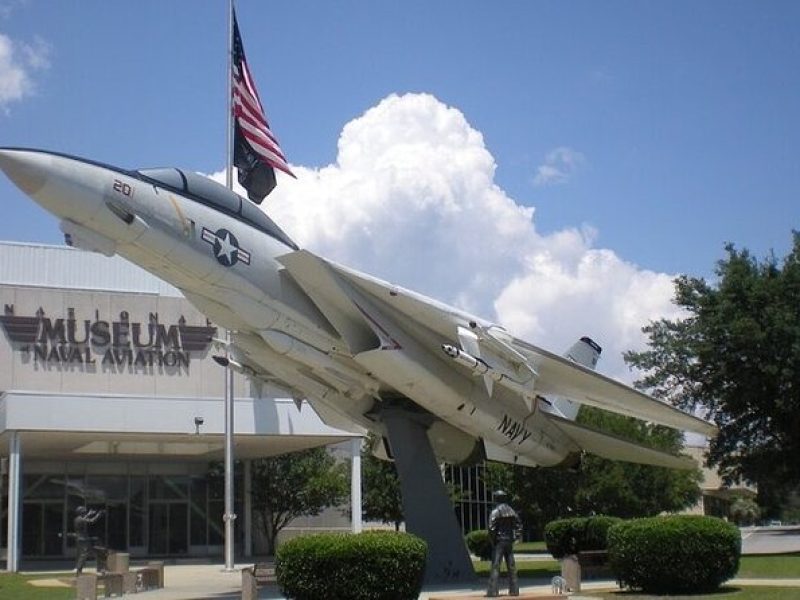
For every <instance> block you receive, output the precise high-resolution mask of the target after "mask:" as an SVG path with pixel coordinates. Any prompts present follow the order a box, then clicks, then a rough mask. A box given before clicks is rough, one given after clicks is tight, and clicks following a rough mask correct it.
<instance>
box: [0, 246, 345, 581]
mask: <svg viewBox="0 0 800 600" xmlns="http://www.w3.org/2000/svg"><path fill="white" fill-rule="evenodd" d="M0 310H2V313H0V329H2V332H0V361H2V363H1V364H2V369H0V457H2V459H3V462H2V466H3V489H2V495H3V497H2V524H1V525H0V545H1V546H2V549H3V551H4V552H5V560H6V563H7V568H8V570H10V571H16V570H18V568H19V561H20V560H21V559H22V560H28V559H36V558H51V559H52V558H56V559H58V558H61V559H66V558H70V557H73V556H74V555H75V542H74V536H73V535H70V534H71V533H72V529H73V525H72V522H73V517H74V511H75V508H76V507H78V506H79V505H82V504H87V505H89V506H90V507H95V508H103V509H105V515H104V517H103V518H102V520H101V521H99V522H98V523H96V524H95V526H94V530H93V534H95V535H97V537H98V538H99V539H100V540H101V541H102V540H104V541H105V542H106V545H107V546H108V547H109V548H113V549H117V550H124V551H128V552H130V553H131V555H132V556H138V557H156V556H158V557H198V556H214V555H222V551H223V529H224V527H223V520H222V515H223V512H224V493H223V478H222V476H221V468H220V467H219V461H221V460H222V458H223V446H224V410H223V409H224V405H223V395H224V378H225V373H224V370H223V369H222V368H221V367H220V366H218V365H217V364H216V362H215V361H214V360H213V355H214V354H215V353H217V352H219V351H218V350H216V349H215V347H214V344H213V342H212V339H213V338H215V337H222V336H223V332H217V329H216V327H215V326H214V325H213V324H212V323H210V322H208V321H207V319H206V318H205V316H203V315H202V314H201V313H200V312H199V311H198V310H196V309H195V308H194V307H193V306H192V305H191V304H189V302H188V301H187V300H186V299H184V298H183V296H182V295H181V294H180V292H179V291H178V290H176V289H175V288H173V287H171V286H170V285H168V284H166V283H165V282H163V281H161V280H160V279H158V278H156V277H154V276H152V275H150V274H149V273H147V272H146V271H144V270H142V269H140V268H138V267H136V266H135V265H133V264H131V263H128V262H127V261H125V260H123V259H121V258H119V257H113V258H106V257H104V256H101V255H98V254H93V253H89V252H83V251H79V250H74V249H72V248H67V247H58V246H43V245H30V244H17V243H8V242H0ZM283 395H285V393H283V392H281V391H280V390H277V389H270V388H269V387H268V386H266V385H258V384H256V383H251V382H250V381H249V380H247V379H246V378H244V377H241V376H238V375H237V376H236V377H235V381H234V397H235V403H234V406H235V409H234V431H235V438H234V446H235V456H236V459H237V461H238V462H237V471H236V474H235V475H236V483H235V488H236V494H235V497H236V500H235V503H236V509H235V513H236V515H237V519H236V521H235V531H236V533H235V538H236V552H237V554H239V555H241V556H249V555H251V554H253V553H258V552H259V547H260V540H259V537H258V535H257V531H258V527H253V523H254V518H255V516H256V514H257V511H255V510H254V509H253V506H252V502H251V496H250V494H249V490H250V485H251V477H250V460H251V459H255V458H261V457H267V456H273V455H277V454H283V453H286V452H290V451H294V450H300V449H304V448H310V447H315V446H330V445H333V444H338V446H335V447H336V448H337V449H338V453H340V454H344V455H345V459H346V460H350V461H351V465H352V468H351V473H352V478H351V485H352V488H351V489H352V493H351V502H352V503H353V507H351V508H354V509H355V510H352V511H351V512H352V514H354V515H359V516H357V517H356V519H354V522H353V523H351V521H350V517H348V516H345V511H341V510H330V511H327V513H323V515H322V516H321V517H318V518H315V519H313V520H304V521H302V522H298V523H295V524H294V525H295V527H296V528H298V527H299V528H316V527H321V528H326V529H332V528H346V529H351V528H354V529H358V528H360V485H361V483H360V455H359V448H360V444H361V438H360V437H358V436H355V435H354V434H352V433H348V432H344V431H340V430H337V429H333V428H331V427H328V426H327V425H325V424H324V423H323V422H322V421H321V420H320V419H319V417H318V416H317V415H316V413H314V411H313V410H312V409H311V407H310V406H309V405H308V404H307V403H302V404H301V405H300V406H299V408H298V406H297V405H296V404H295V402H294V401H293V400H292V399H290V398H284V397H282V396H283ZM356 507H357V508H356Z"/></svg>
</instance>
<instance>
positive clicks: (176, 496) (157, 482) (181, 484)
mask: <svg viewBox="0 0 800 600" xmlns="http://www.w3.org/2000/svg"><path fill="white" fill-rule="evenodd" d="M188 497H189V478H188V477H187V476H185V475H152V476H151V477H150V499H151V500H186V499H187V498H188Z"/></svg>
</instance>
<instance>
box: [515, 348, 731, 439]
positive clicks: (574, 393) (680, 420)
mask: <svg viewBox="0 0 800 600" xmlns="http://www.w3.org/2000/svg"><path fill="white" fill-rule="evenodd" d="M512 345H513V346H514V347H516V348H517V349H519V350H520V351H522V352H523V353H524V354H526V355H527V356H528V357H529V358H530V360H531V362H532V363H533V364H534V365H535V368H536V370H537V372H538V374H539V378H538V379H537V382H536V389H537V391H539V392H540V393H541V394H542V395H544V396H547V395H548V394H552V395H556V396H564V397H566V398H569V399H570V400H573V401H575V402H578V403H580V404H588V405H590V406H595V407H597V408H601V409H604V410H607V411H609V412H613V413H617V414H620V415H625V416H628V417H635V418H637V419H641V420H643V421H649V422H651V423H656V424H658V425H666V426H668V427H673V428H675V429H682V430H685V431H693V432H695V433H699V434H702V435H706V436H713V435H715V434H716V433H717V428H716V427H715V426H714V425H713V424H712V423H709V422H708V421H704V420H703V419H699V418H697V417H695V416H693V415H690V414H688V413H685V412H683V411H681V410H679V409H677V408H675V407H674V406H672V405H670V404H667V403H666V402H662V401H661V400H657V399H656V398H653V397H652V396H648V395H647V394H645V393H643V392H640V391H639V390H636V389H634V388H632V387H630V386H627V385H625V384H624V383H621V382H619V381H616V380H615V379H611V378H610V377H607V376H605V375H602V374H600V373H597V372H596V371H593V370H591V369H588V368H586V367H584V366H582V365H579V364H576V363H574V362H572V361H571V360H569V359H567V358H564V357H562V356H558V355H557V354H553V353H552V352H550V351H548V350H545V349H544V348H539V347H538V346H534V345H533V344H530V343H528V342H525V341H523V340H520V339H517V338H513V341H512Z"/></svg>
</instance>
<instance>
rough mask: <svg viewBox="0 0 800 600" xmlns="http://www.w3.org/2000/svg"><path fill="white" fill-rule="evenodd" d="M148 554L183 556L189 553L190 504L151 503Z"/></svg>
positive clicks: (173, 502)
mask: <svg viewBox="0 0 800 600" xmlns="http://www.w3.org/2000/svg"><path fill="white" fill-rule="evenodd" d="M149 517H150V519H149V521H150V527H149V531H150V536H149V544H148V553H149V554H152V555H159V556H182V555H186V554H188V553H189V503H188V502H185V501H174V500H173V501H157V500H156V501H153V500H151V501H150V509H149Z"/></svg>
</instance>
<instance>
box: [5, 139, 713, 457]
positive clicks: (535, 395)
mask: <svg viewBox="0 0 800 600" xmlns="http://www.w3.org/2000/svg"><path fill="white" fill-rule="evenodd" d="M0 168H2V170H3V171H5V173H6V174H7V175H8V177H9V178H10V179H11V180H12V181H13V182H14V183H15V184H16V185H17V186H18V187H19V188H20V189H21V190H22V191H23V192H25V193H26V194H27V195H29V196H30V197H31V198H32V199H33V200H35V201H36V202H37V203H39V204H40V205H41V206H43V207H44V208H45V209H46V210H48V211H49V212H51V213H53V215H55V216H56V217H57V218H58V219H59V220H60V227H61V230H62V231H63V233H64V235H65V239H66V242H67V243H68V244H70V245H72V246H75V247H78V248H82V249H86V250H92V251H95V252H100V253H102V254H105V255H108V256H111V255H114V254H119V255H120V256H123V257H124V258H126V259H128V260H130V261H132V262H133V263H136V264H137V265H139V266H141V267H143V268H145V269H146V270H148V271H150V272H151V273H153V274H154V275H157V276H158V277H160V278H162V279H164V280H166V281H168V282H169V283H171V284H173V285H174V286H175V287H177V288H178V289H180V290H181V291H182V292H183V293H184V295H185V296H186V298H187V299H188V300H189V301H190V302H192V303H193V304H194V305H195V306H197V308H198V309H200V310H201V311H202V312H204V313H205V314H206V315H207V316H208V317H209V318H211V319H212V320H213V321H215V322H216V323H217V324H219V325H221V326H222V327H225V328H228V329H229V330H231V331H232V332H233V333H232V338H231V341H230V344H229V347H228V350H229V353H228V357H227V358H226V359H224V360H222V361H221V362H223V364H225V365H226V366H228V367H230V368H233V369H235V370H238V371H241V372H243V373H245V374H247V375H248V376H250V377H251V378H253V379H254V380H255V381H257V382H258V381H262V382H269V383H271V384H276V383H277V384H278V385H279V386H280V387H282V388H284V389H285V390H287V392H288V393H289V394H291V395H292V396H293V397H295V398H298V399H299V398H303V399H306V400H307V401H308V402H309V403H310V404H311V405H312V406H313V408H314V409H315V410H316V412H317V413H318V414H319V415H320V417H321V418H322V419H323V420H325V421H326V422H327V423H328V424H330V425H333V426H337V427H340V428H344V429H349V430H352V429H353V428H354V426H355V427H357V428H360V429H362V430H371V431H374V432H376V433H377V434H378V435H380V436H382V437H383V438H389V437H391V436H390V435H389V434H388V432H387V428H386V419H384V418H383V414H382V413H383V412H384V411H385V410H386V409H387V408H392V409H397V407H401V408H402V409H403V410H405V411H406V412H409V411H410V412H411V413H413V414H416V415H418V416H419V417H420V418H423V419H424V420H425V426H426V431H427V438H428V440H429V441H430V444H431V447H432V449H433V451H434V453H435V454H436V456H438V457H439V458H440V459H441V460H443V461H447V462H450V463H464V462H468V461H475V460H480V459H489V460H494V461H502V462H507V463H512V464H522V465H530V466H555V465H562V464H568V463H570V462H573V461H574V460H575V459H576V457H578V456H579V455H580V454H581V453H582V452H590V453H594V454H597V455H600V456H603V457H606V458H611V459H617V460H625V461H631V462H637V463H646V464H652V465H660V466H666V467H673V468H689V467H691V466H692V465H693V462H692V461H691V460H690V459H688V458H686V457H679V456H673V455H671V454H667V453H664V452H660V451H656V450H653V449H650V448H645V447H643V446H640V445H637V444H634V443H631V442H628V441H624V440H621V439H618V438H616V437H613V436H610V435H608V434H606V433H602V432H599V431H595V430H593V429H589V428H587V427H585V426H582V425H579V424H577V423H576V422H575V417H576V414H577V411H578V408H579V406H580V405H582V404H585V405H590V406H596V407H599V408H602V409H605V410H608V411H612V412H615V413H619V414H622V415H627V416H632V417H636V418H638V419H643V420H645V421H649V422H652V423H657V424H661V425H667V426H669V427H673V428H677V429H682V430H686V431H692V432H697V433H700V434H703V435H713V434H714V431H715V428H714V426H713V425H711V424H710V423H708V422H705V421H703V420H701V419H699V418H697V417H694V416H692V415H689V414H686V413H683V412H681V411H679V410H677V409H676V408H674V407H672V406H669V405H667V404H666V403H663V402H661V401H658V400H656V399H654V398H652V397H649V396H647V395H646V394H643V393H641V392H639V391H637V390H635V389H633V388H631V387H629V386H627V385H624V384H622V383H620V382H618V381H615V380H613V379H610V378H608V377H606V376H604V375H601V374H599V373H597V372H595V371H594V370H593V369H594V367H595V365H596V363H597V360H598V358H599V356H600V352H601V349H600V346H599V345H598V344H597V343H595V342H594V341H593V340H592V339H590V338H588V337H585V338H582V339H580V340H578V341H577V342H576V343H575V344H574V345H573V346H572V348H570V349H569V350H568V352H567V353H566V355H565V356H559V355H557V354H554V353H552V352H550V351H548V350H545V349H543V348H540V347H538V346H535V345H533V344H531V343H529V342H526V341H524V340H521V339H518V338H516V337H514V336H513V335H511V334H510V333H509V332H508V331H506V330H505V329H504V328H503V327H501V326H500V325H497V324H495V323H492V322H490V321H486V320H484V319H481V318H479V317H476V316H473V315H470V314H467V313H465V312H464V311H461V310H459V309H457V308H454V307H451V306H447V305H445V304H443V303H441V302H438V301H436V300H433V299H431V298H427V297H425V296H423V295H421V294H418V293H416V292H413V291H411V290H408V289H404V288H402V287H399V286H396V285H393V284H391V283H387V282H385V281H382V280H380V279H377V278H375V277H371V276H369V275H366V274H363V273H360V272H358V271H356V270H353V269H350V268H347V267H345V266H343V265H340V264H337V263H335V262H333V261H330V260H326V259H324V258H322V257H320V256H317V255H315V254H314V253H312V252H310V251H308V250H305V249H300V248H299V247H298V246H297V245H296V244H295V243H294V242H293V241H292V240H291V238H290V237H289V236H288V235H287V234H286V233H285V232H284V231H282V230H281V228H280V227H278V225H277V224H276V223H275V222H273V221H272V220H271V219H270V218H269V217H268V216H267V215H266V214H265V213H264V212H263V211H262V210H261V209H260V208H259V207H258V206H256V205H255V204H253V203H251V202H250V201H248V200H247V199H244V198H242V197H240V196H238V195H237V194H235V193H234V192H232V191H230V190H228V189H227V188H225V187H224V186H222V185H219V184H217V183H216V182H214V181H212V180H210V179H208V178H206V177H204V176H202V175H199V174H197V173H194V172H191V171H188V170H181V169H175V168H161V169H139V170H127V169H121V168H117V167H113V166H110V165H105V164H102V163H98V162H95V161H91V160H85V159H81V158H77V157H73V156H68V155H65V154H59V153H55V152H46V151H42V150H32V149H18V148H7V149H2V150H0ZM386 454H387V455H391V454H392V448H391V443H389V444H387V445H386Z"/></svg>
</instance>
